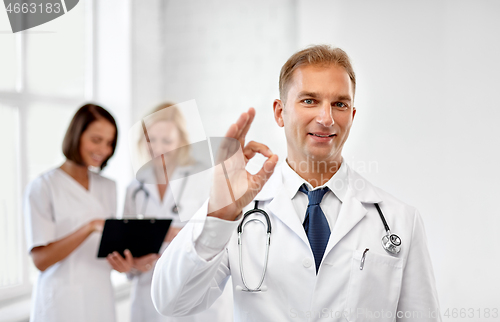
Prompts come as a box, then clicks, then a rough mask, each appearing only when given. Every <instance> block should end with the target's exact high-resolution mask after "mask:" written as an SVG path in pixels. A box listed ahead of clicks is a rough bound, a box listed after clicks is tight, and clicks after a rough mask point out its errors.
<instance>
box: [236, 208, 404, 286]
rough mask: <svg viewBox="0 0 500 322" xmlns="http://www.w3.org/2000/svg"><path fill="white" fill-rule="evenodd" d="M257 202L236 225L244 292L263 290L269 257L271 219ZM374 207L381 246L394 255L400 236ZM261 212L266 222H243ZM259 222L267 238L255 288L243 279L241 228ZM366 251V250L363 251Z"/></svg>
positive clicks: (257, 220)
mask: <svg viewBox="0 0 500 322" xmlns="http://www.w3.org/2000/svg"><path fill="white" fill-rule="evenodd" d="M258 207H259V202H258V201H257V200H256V201H255V207H254V208H253V209H251V210H249V211H247V212H246V213H245V214H244V215H243V220H242V221H241V223H240V224H239V225H238V253H239V263H240V275H241V280H242V281H243V285H244V286H245V288H242V289H241V290H242V291H244V292H261V291H263V290H262V289H261V286H262V283H263V282H264V278H265V276H266V271H267V262H268V259H269V245H271V220H270V219H269V215H268V214H267V212H265V211H264V210H262V209H259V208H258ZM375 207H376V208H377V211H378V214H379V215H380V219H381V220H382V223H383V224H384V228H385V233H386V234H385V235H384V236H383V237H382V247H383V248H384V249H385V250H386V251H387V252H389V253H391V254H393V255H396V254H398V253H399V252H400V251H401V238H399V236H398V235H396V234H392V233H391V230H390V228H389V225H388V224H387V221H386V220H385V217H384V215H383V214H382V210H380V207H379V205H378V204H377V203H376V204H375ZM257 214H261V215H263V216H264V218H265V219H266V223H264V222H263V221H262V220H259V219H257V218H252V219H250V220H248V221H246V222H245V219H247V217H248V216H250V215H257ZM254 221H255V222H259V223H261V224H262V225H264V227H267V240H266V254H265V261H264V268H263V270H262V275H261V277H260V281H259V284H258V285H257V287H255V288H250V287H248V284H247V282H246V280H245V274H244V273H243V262H242V255H241V254H242V252H243V246H242V242H241V236H242V235H243V230H244V229H245V226H246V224H248V223H249V222H254ZM365 252H366V251H365Z"/></svg>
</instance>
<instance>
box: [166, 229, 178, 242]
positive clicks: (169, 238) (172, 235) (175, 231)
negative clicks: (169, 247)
mask: <svg viewBox="0 0 500 322" xmlns="http://www.w3.org/2000/svg"><path fill="white" fill-rule="evenodd" d="M181 229H182V228H181V227H172V226H170V228H169V229H168V232H167V235H166V236H165V242H167V243H170V242H171V241H172V240H173V239H174V238H175V236H177V234H178V233H179V232H180V231H181Z"/></svg>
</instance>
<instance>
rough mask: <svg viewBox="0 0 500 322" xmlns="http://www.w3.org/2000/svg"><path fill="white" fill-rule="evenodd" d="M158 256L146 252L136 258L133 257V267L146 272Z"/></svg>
mask: <svg viewBox="0 0 500 322" xmlns="http://www.w3.org/2000/svg"><path fill="white" fill-rule="evenodd" d="M158 258H160V255H158V254H148V255H144V256H141V257H138V258H134V266H133V267H134V268H135V269H137V270H139V271H141V272H143V273H144V272H147V271H149V270H150V269H152V268H153V267H154V266H155V263H156V261H157V260H158Z"/></svg>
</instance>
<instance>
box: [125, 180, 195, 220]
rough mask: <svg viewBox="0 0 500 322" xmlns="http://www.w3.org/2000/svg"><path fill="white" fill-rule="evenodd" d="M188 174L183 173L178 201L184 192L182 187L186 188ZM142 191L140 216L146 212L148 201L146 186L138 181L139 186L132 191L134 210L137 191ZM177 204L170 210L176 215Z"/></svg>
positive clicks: (177, 211) (177, 210) (177, 212)
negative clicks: (142, 198)
mask: <svg viewBox="0 0 500 322" xmlns="http://www.w3.org/2000/svg"><path fill="white" fill-rule="evenodd" d="M188 176H189V172H185V173H184V174H183V179H182V180H183V181H182V186H181V191H180V193H179V196H178V198H177V201H180V200H181V198H182V194H183V193H184V189H185V188H186V182H187V180H188ZM141 191H142V192H143V193H144V200H143V202H142V207H141V212H140V214H139V215H140V216H144V215H145V212H146V209H147V208H148V202H149V196H150V195H149V191H148V190H147V189H146V187H145V186H144V181H139V187H137V188H136V189H135V190H134V192H133V193H132V200H133V202H134V208H133V209H135V210H137V194H138V193H139V192H141ZM179 210H180V208H179V206H178V205H177V204H174V205H173V206H172V212H173V213H174V214H175V215H178V214H179Z"/></svg>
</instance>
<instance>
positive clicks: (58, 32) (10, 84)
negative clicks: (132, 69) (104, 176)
mask: <svg viewBox="0 0 500 322" xmlns="http://www.w3.org/2000/svg"><path fill="white" fill-rule="evenodd" d="M92 3H93V1H80V3H78V5H77V6H76V7H75V8H73V9H72V10H71V11H69V12H67V13H66V14H64V15H62V16H61V17H59V18H57V19H55V20H52V21H50V22H48V23H46V24H43V25H41V26H38V27H35V28H32V29H29V30H26V31H22V32H18V33H16V34H12V33H11V31H10V24H9V20H8V17H7V13H6V12H5V10H0V48H1V50H0V70H1V73H0V151H2V152H1V154H2V157H1V158H0V177H1V178H2V182H1V184H0V258H2V260H1V261H0V301H1V300H5V299H7V298H10V297H15V296H17V295H22V294H28V293H29V292H30V291H31V286H32V283H33V281H34V277H35V276H36V274H37V271H36V269H34V266H33V264H32V262H31V259H29V257H28V254H27V250H26V246H25V238H24V227H23V215H22V200H23V193H24V189H25V187H26V184H27V183H28V182H29V181H31V180H33V179H34V178H35V177H37V176H38V175H40V174H41V173H42V172H44V171H47V170H48V169H50V168H51V167H55V166H58V165H59V164H61V163H62V162H63V160H64V157H63V154H62V152H61V144H62V139H63V137H64V133H65V130H66V128H67V126H68V124H69V121H70V119H71V117H72V115H73V114H74V112H75V110H76V109H77V108H78V107H79V106H81V105H82V103H83V102H84V101H85V100H89V99H91V98H92V97H91V95H89V93H91V92H92V90H91V88H92V86H93V83H92V57H91V56H92V44H93V38H92V26H91V24H90V23H88V22H89V21H90V19H91V9H92ZM89 17H90V18H89Z"/></svg>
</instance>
